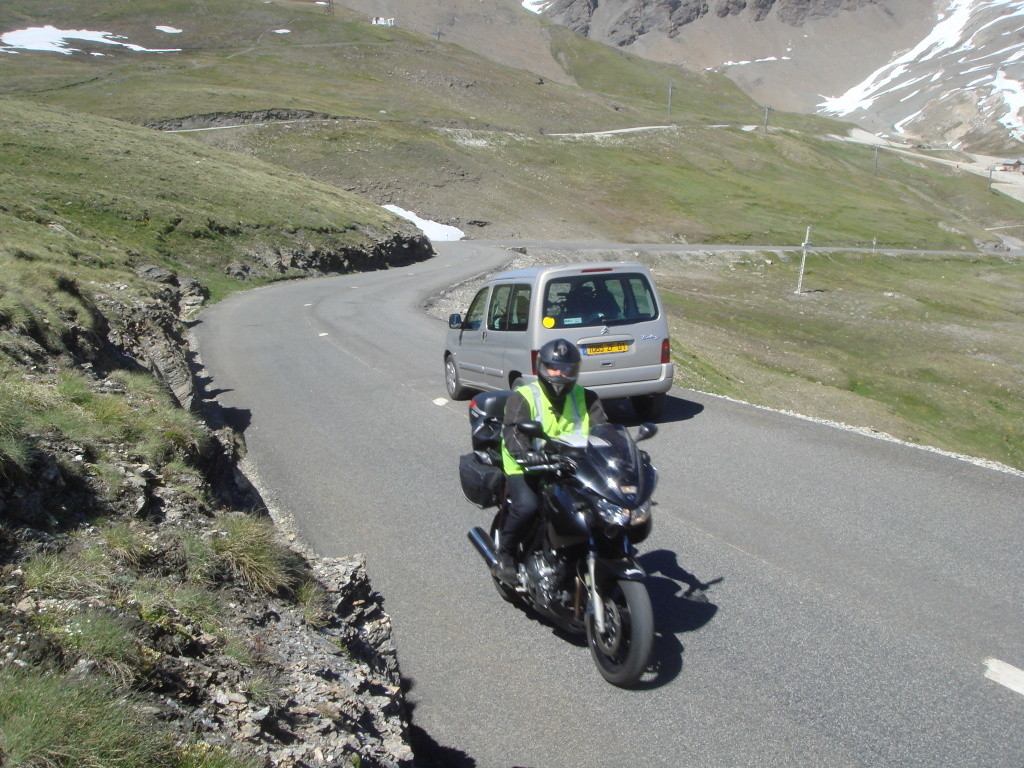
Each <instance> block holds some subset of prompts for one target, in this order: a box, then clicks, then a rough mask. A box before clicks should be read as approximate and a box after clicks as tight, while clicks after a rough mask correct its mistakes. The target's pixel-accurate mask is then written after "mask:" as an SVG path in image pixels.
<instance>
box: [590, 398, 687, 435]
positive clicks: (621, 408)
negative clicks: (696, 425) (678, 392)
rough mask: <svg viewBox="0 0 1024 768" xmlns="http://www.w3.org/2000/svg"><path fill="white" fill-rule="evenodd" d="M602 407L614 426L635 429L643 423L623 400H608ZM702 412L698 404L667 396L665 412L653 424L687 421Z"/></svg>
mask: <svg viewBox="0 0 1024 768" xmlns="http://www.w3.org/2000/svg"><path fill="white" fill-rule="evenodd" d="M603 405H604V408H605V412H606V413H607V414H608V418H609V419H610V420H611V421H613V422H615V423H616V424H623V425H625V426H627V427H635V426H637V425H638V424H640V423H641V422H642V421H643V420H642V419H639V418H637V415H636V412H635V411H634V410H633V406H632V405H631V404H630V402H629V400H627V399H625V398H620V399H618V400H608V401H606V402H604V403H603ZM703 410H704V406H703V405H701V404H700V403H695V402H693V401H692V400H686V399H684V398H682V397H676V396H675V395H668V396H667V398H666V400H665V412H664V413H663V414H662V415H661V417H660V418H657V419H655V420H654V422H655V423H656V424H670V423H673V422H676V421H688V420H690V419H692V418H693V417H694V416H696V415H698V414H699V413H700V412H701V411H703Z"/></svg>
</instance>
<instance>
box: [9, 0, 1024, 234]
mask: <svg viewBox="0 0 1024 768" xmlns="http://www.w3.org/2000/svg"><path fill="white" fill-rule="evenodd" d="M477 5H478V6H479V7H481V8H482V7H484V6H485V5H486V4H484V3H478V4H477ZM403 7H404V8H411V7H412V4H410V3H409V0H403V2H399V0H391V5H390V9H392V10H394V11H395V12H396V13H397V12H399V11H400V10H401V9H402V8H403ZM506 10H508V12H509V13H513V12H515V13H517V14H521V15H523V16H524V17H525V18H526V19H527V23H528V24H533V25H534V26H535V27H537V28H543V29H544V30H545V32H546V34H547V35H548V38H547V39H548V48H549V53H550V56H551V58H552V60H554V61H557V62H559V67H560V69H561V71H562V72H563V73H564V74H565V75H566V77H567V79H568V80H569V82H567V83H555V82H551V81H549V80H546V79H543V78H539V77H538V76H537V75H536V74H532V73H530V72H527V71H524V70H522V69H514V68H511V67H508V66H504V65H501V64H499V63H496V62H494V61H490V60H488V59H486V58H483V57H481V56H479V55H476V54H474V53H472V52H471V51H468V50H467V49H465V48H463V47H460V46H456V45H453V44H451V43H449V42H446V41H445V40H444V38H443V37H442V39H441V40H437V39H436V38H434V37H424V36H422V35H418V34H416V33H414V32H411V31H409V30H407V29H403V28H401V27H400V26H395V27H384V26H375V25H372V24H371V23H370V18H366V17H363V16H361V15H360V14H357V13H356V12H355V11H351V10H346V9H345V8H342V7H335V9H334V13H333V14H330V13H328V12H327V11H325V10H324V7H322V6H318V5H316V4H315V3H309V2H290V1H289V0H278V2H273V3H264V2H255V0H206V2H204V3H202V4H198V3H191V2H181V3H177V4H171V5H167V4H166V3H160V2H156V1H155V0H148V1H146V0H143V1H142V2H127V0H112V2H110V3H108V4H105V5H104V7H103V12H102V14H101V15H99V16H96V15H95V12H94V10H93V7H92V6H91V5H89V4H86V3H84V2H75V1H72V2H68V3H65V4H64V5H62V6H60V7H59V8H51V6H49V5H48V4H46V3H44V2H42V0H25V2H22V3H21V4H20V5H19V11H18V14H17V16H13V15H12V14H13V12H12V9H11V8H10V6H0V22H2V23H3V24H4V25H5V26H4V27H2V29H10V28H11V27H12V26H13V27H15V28H16V29H23V28H27V27H31V26H35V27H40V28H42V27H45V26H47V25H52V26H55V27H58V28H60V29H64V30H80V31H81V30H90V28H92V32H94V33H96V34H92V35H90V37H92V38H97V37H101V36H100V35H99V33H100V32H105V33H107V36H106V37H103V38H102V39H101V40H99V41H97V40H96V39H93V40H82V39H80V38H81V36H82V35H80V37H79V38H70V39H67V40H65V41H64V42H65V45H66V46H67V48H76V49H78V52H65V53H61V52H59V51H53V50H50V51H24V50H21V51H19V52H18V53H14V54H3V58H2V59H0V64H2V65H3V66H4V75H5V76H4V78H3V79H2V80H0V90H3V91H6V92H7V93H10V94H17V95H19V96H20V97H22V98H25V99H32V100H35V101H41V102H45V103H47V104H57V105H61V106H64V107H70V108H75V109H80V110H85V111H88V112H92V113H96V114H100V115H104V116H108V117H117V118H120V119H123V120H130V121H133V122H137V123H144V124H149V125H155V126H160V127H163V128H172V127H173V128H179V129H180V128H190V129H202V128H208V129H210V130H197V131H196V132H193V133H189V134H182V138H181V139H180V140H181V141H186V137H187V140H189V141H202V142H204V143H209V144H214V145H217V146H220V147H222V148H224V149H229V150H231V151H233V152H236V153H241V154H248V155H252V156H255V157H258V158H261V159H264V160H267V161H270V162H271V163H274V164H276V165H277V166H279V167H281V166H283V167H287V168H289V169H292V170H294V171H298V172H300V173H302V174H305V175H306V176H307V177H312V178H315V179H318V180H321V181H323V182H326V183H328V184H330V185H332V186H334V187H340V188H343V189H346V190H350V191H354V192H357V193H360V194H362V195H365V196H366V197H368V198H370V200H372V201H373V202H374V203H378V204H386V203H393V204H397V205H399V206H400V207H402V208H404V209H406V210H410V211H415V212H416V213H418V214H420V215H422V216H424V217H426V218H428V219H432V220H435V221H439V222H443V223H447V224H455V225H458V226H459V228H460V229H462V230H464V231H467V232H470V233H471V234H473V235H483V236H486V237H513V236H521V237H547V238H561V237H566V238H570V237H587V238H597V237H600V238H608V239H614V240H620V241H627V242H628V241H665V240H668V241H673V240H675V241H687V242H694V241H717V242H741V243H751V242H756V243H763V244H792V243H798V242H801V240H802V237H803V234H804V230H805V228H806V226H807V225H808V224H811V225H814V226H815V233H816V235H815V238H816V241H817V242H820V243H821V244H827V243H830V244H847V245H870V244H871V243H872V242H873V241H875V240H876V239H877V242H878V243H879V244H880V245H882V246H917V245H920V246H927V247H933V248H952V249H955V250H960V249H964V248H972V247H975V245H976V244H979V243H994V242H996V237H995V236H994V235H992V234H990V233H989V232H988V231H987V228H988V227H1001V226H1006V225H1007V224H1008V223H1011V222H1014V221H1017V220H1019V219H1020V218H1021V217H1020V215H1019V210H1020V206H1019V204H1017V203H1014V202H1013V201H1010V200H1007V199H1006V198H1003V197H1002V196H998V195H992V194H991V193H990V192H989V191H988V189H987V188H986V185H985V183H984V181H983V180H982V179H978V178H975V177H968V176H958V175H957V174H955V173H953V172H952V171H943V170H941V169H940V168H938V167H937V166H931V165H922V164H921V163H919V162H916V161H913V160H911V159H903V158H901V157H899V156H897V155H891V156H888V157H886V156H884V155H883V157H882V158H881V161H880V162H879V161H878V160H877V159H876V157H875V156H874V155H873V154H872V151H871V150H868V149H864V148H859V147H855V146H849V145H844V144H841V143H839V142H836V141H834V140H832V139H831V138H829V134H832V133H842V132H844V131H845V128H844V126H843V125H841V124H839V123H836V122H834V121H830V120H824V119H821V118H816V117H802V116H799V115H793V114H789V113H785V112H774V113H772V114H771V116H770V121H769V122H770V126H765V125H763V123H764V118H765V115H764V112H763V110H762V109H761V108H760V107H759V106H758V105H756V104H754V103H753V102H751V101H750V100H749V99H748V98H747V97H746V96H744V95H743V94H742V92H741V91H739V89H737V88H736V87H735V86H734V85H733V84H731V83H730V82H729V81H728V80H727V79H725V78H723V77H722V76H720V75H717V74H714V73H706V72H704V73H693V72H688V71H686V70H683V69H681V68H679V67H673V66H670V65H665V64H657V63H654V62H651V61H649V60H646V59H642V58H639V57H636V56H633V55H631V54H628V53H624V52H622V51H620V50H617V49H615V48H613V47H609V46H605V45H602V44H599V43H595V42H593V41H590V40H588V39H586V38H584V37H582V36H580V35H577V34H575V33H573V32H571V31H570V30H567V29H565V28H563V27H559V26H556V25H550V24H548V25H546V26H545V25H544V24H543V23H542V22H539V21H538V20H537V19H536V16H535V14H531V13H530V12H529V11H527V10H525V9H523V8H519V7H517V6H512V7H511V8H509V7H507V6H506ZM402 18H403V16H401V15H400V16H397V17H396V19H402ZM397 23H398V21H397V20H396V24H397ZM538 25H539V26H538ZM524 28H525V27H524ZM167 29H173V30H180V31H174V32H168V31H165V30H167ZM115 35H117V36H120V37H116V38H115V37H113V36H115ZM494 38H495V39H497V40H501V39H502V38H501V37H500V35H494ZM104 40H105V41H106V42H104ZM110 40H114V41H115V42H119V43H120V44H119V45H112V44H111V43H110V42H109V41H110ZM169 40H170V41H172V42H168V41H169ZM128 45H131V46H136V47H135V48H132V47H128ZM67 48H65V49H64V50H65V51H67ZM139 48H145V49H147V50H146V51H142V50H138V49H139ZM171 48H179V49H180V50H168V49H171ZM154 50H163V51H166V52H162V53H157V52H152V51H154ZM97 54H102V55H97ZM670 99H671V101H669V100H670ZM650 125H654V126H659V125H661V126H666V125H667V126H669V127H667V128H663V129H661V130H657V131H653V132H640V133H628V134H614V135H609V136H594V137H577V136H572V135H565V136H562V135H558V134H578V133H581V132H587V131H594V130H608V129H618V128H634V127H636V126H650ZM766 127H768V128H769V130H765V128H766ZM755 129H757V130H755ZM186 186H187V184H186ZM250 188H251V189H252V188H256V187H250ZM244 199H245V195H242V200H244ZM997 231H1001V230H997Z"/></svg>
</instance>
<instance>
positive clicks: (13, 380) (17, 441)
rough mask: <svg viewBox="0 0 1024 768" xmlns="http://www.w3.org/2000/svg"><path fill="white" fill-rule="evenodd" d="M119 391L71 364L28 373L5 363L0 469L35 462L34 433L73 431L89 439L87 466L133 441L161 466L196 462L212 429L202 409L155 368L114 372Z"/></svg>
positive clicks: (133, 448) (132, 448) (22, 468)
mask: <svg viewBox="0 0 1024 768" xmlns="http://www.w3.org/2000/svg"><path fill="white" fill-rule="evenodd" d="M111 378H112V379H113V380H114V381H117V382H119V383H120V384H121V386H122V387H123V391H121V392H119V393H118V394H114V393H108V392H102V391H99V389H98V388H97V387H96V385H95V384H93V383H90V382H89V381H88V380H87V379H86V377H85V375H84V374H82V373H80V372H78V371H74V370H64V371H61V372H58V373H56V374H38V375H36V376H34V377H32V378H31V379H26V378H25V377H24V374H23V373H21V372H20V371H19V370H18V369H17V368H14V367H9V366H8V367H0V402H3V406H0V424H3V425H6V426H5V427H4V428H3V430H2V435H3V438H2V439H0V470H3V471H5V472H6V473H7V474H8V475H11V476H13V475H14V474H16V473H18V472H21V473H24V472H28V471H29V469H30V457H31V453H30V447H31V445H32V442H33V439H34V438H30V437H29V436H30V435H39V434H43V435H51V436H55V437H56V436H60V437H63V438H66V439H68V440H70V441H72V442H73V443H75V444H77V445H78V446H80V447H81V449H82V451H83V458H84V459H85V460H84V461H83V462H82V464H81V465H80V467H79V470H84V469H86V468H87V467H88V466H89V465H99V464H101V463H103V462H104V461H105V460H108V459H112V458H113V455H114V452H115V446H117V450H123V449H127V450H128V451H129V455H130V456H131V458H133V459H135V460H136V461H139V462H140V463H147V464H151V465H153V466H157V467H159V466H160V465H162V464H164V463H167V462H170V461H174V460H177V461H181V460H186V461H191V462H193V463H194V462H195V461H196V460H197V459H198V457H199V456H200V455H201V454H202V452H203V451H204V447H205V444H206V440H207V437H206V434H205V432H204V431H203V429H202V428H201V426H200V424H199V422H198V420H197V419H196V417H195V416H194V415H192V414H190V413H188V412H187V411H183V410H182V409H181V408H179V407H177V406H176V405H174V404H173V402H172V400H171V398H170V396H169V395H168V394H167V393H166V392H165V391H164V390H163V388H162V387H161V385H160V384H159V383H158V382H157V381H156V380H155V379H154V378H153V377H152V376H150V375H148V374H136V373H127V372H123V371H119V372H116V373H114V374H112V376H111Z"/></svg>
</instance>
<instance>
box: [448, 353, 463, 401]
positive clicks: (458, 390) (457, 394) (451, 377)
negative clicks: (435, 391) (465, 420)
mask: <svg viewBox="0 0 1024 768" xmlns="http://www.w3.org/2000/svg"><path fill="white" fill-rule="evenodd" d="M444 385H445V387H446V388H447V389H448V397H450V398H451V399H452V400H465V399H466V397H468V396H469V390H468V389H466V388H465V387H464V386H462V382H461V381H459V368H458V366H457V365H455V358H454V357H452V356H451V355H448V357H446V358H445V359H444Z"/></svg>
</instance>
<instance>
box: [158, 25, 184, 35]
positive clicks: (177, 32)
mask: <svg viewBox="0 0 1024 768" xmlns="http://www.w3.org/2000/svg"><path fill="white" fill-rule="evenodd" d="M153 29H156V30H158V31H160V32H166V33H167V34H168V35H180V34H181V30H180V29H178V28H177V27H164V26H158V27H153Z"/></svg>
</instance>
